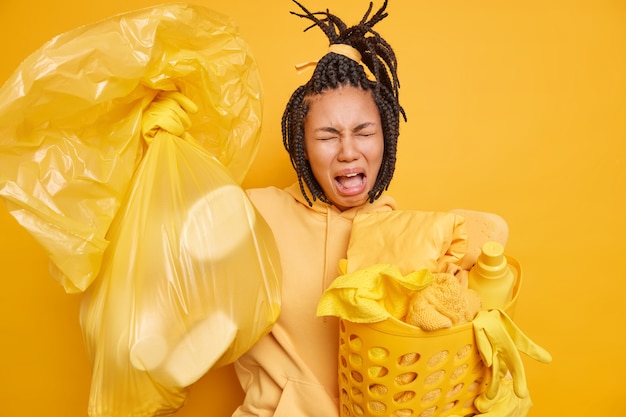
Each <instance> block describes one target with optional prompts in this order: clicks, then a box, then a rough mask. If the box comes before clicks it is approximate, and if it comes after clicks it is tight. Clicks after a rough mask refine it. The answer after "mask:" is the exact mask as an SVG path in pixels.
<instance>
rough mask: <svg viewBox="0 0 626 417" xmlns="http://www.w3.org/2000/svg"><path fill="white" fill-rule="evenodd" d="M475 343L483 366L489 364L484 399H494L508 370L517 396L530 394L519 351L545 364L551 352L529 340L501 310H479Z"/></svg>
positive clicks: (522, 396) (549, 359) (549, 360)
mask: <svg viewBox="0 0 626 417" xmlns="http://www.w3.org/2000/svg"><path fill="white" fill-rule="evenodd" d="M474 334H475V337H476V345H477V346H478V350H479V351H480V355H481V357H482V359H483V362H484V363H485V365H487V366H488V367H490V368H491V369H492V370H491V382H490V384H489V386H488V387H487V390H486V391H485V393H484V394H485V396H486V399H487V400H494V401H496V400H497V398H498V394H499V389H500V382H501V379H502V378H503V375H506V373H507V371H508V372H510V373H511V376H512V377H513V389H514V391H515V395H516V396H517V397H519V398H526V397H528V396H529V393H528V387H527V385H526V373H525V372H524V365H523V363H522V358H521V357H520V354H519V352H524V353H525V354H527V355H528V356H530V357H531V358H533V359H535V360H537V361H539V362H543V363H548V362H551V361H552V356H550V353H548V351H546V350H545V349H543V348H542V347H541V346H539V345H537V344H536V343H534V342H533V341H532V340H530V339H529V338H528V337H527V336H526V335H525V334H524V333H522V331H521V330H520V329H519V328H518V327H517V326H516V325H515V323H514V322H513V320H511V319H510V318H509V316H507V315H506V313H505V312H504V311H502V310H498V309H496V310H489V311H481V312H480V313H478V315H477V316H476V318H475V319H474Z"/></svg>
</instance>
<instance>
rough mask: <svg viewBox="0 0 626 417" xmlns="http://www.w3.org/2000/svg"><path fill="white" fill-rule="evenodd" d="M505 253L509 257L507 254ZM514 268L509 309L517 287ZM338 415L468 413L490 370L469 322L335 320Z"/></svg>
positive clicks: (439, 416) (442, 415)
mask: <svg viewBox="0 0 626 417" xmlns="http://www.w3.org/2000/svg"><path fill="white" fill-rule="evenodd" d="M507 258H509V257H507ZM509 263H510V264H511V266H512V267H513V269H515V270H516V282H515V287H514V292H513V294H514V295H513V299H512V301H511V302H510V303H509V304H508V305H507V306H506V307H505V311H506V312H507V313H508V314H509V316H510V315H511V314H512V313H513V310H514V307H515V303H516V301H517V297H518V295H519V291H520V288H521V269H520V267H519V263H518V262H517V261H516V260H515V259H514V258H509ZM339 333H340V345H339V389H340V403H341V411H340V416H341V417H362V416H363V417H379V416H385V417H387V416H388V417H434V416H437V417H445V416H449V415H460V416H467V415H474V414H476V413H477V411H476V409H475V408H474V399H475V398H476V397H477V396H478V395H479V394H480V393H481V392H482V391H483V390H484V389H485V387H486V385H487V384H488V383H489V378H490V374H489V373H488V372H487V371H488V368H487V367H485V365H484V364H483V362H482V360H481V357H480V353H479V351H478V349H477V347H476V344H475V338H474V329H473V326H472V323H465V324H462V325H458V326H454V327H452V328H449V329H442V330H436V331H431V332H427V331H423V330H421V329H419V328H416V327H414V326H411V325H409V324H406V323H404V322H402V321H399V320H396V319H393V318H390V319H387V320H385V321H382V322H377V323H369V324H362V323H353V322H350V321H347V320H343V319H341V320H340V326H339Z"/></svg>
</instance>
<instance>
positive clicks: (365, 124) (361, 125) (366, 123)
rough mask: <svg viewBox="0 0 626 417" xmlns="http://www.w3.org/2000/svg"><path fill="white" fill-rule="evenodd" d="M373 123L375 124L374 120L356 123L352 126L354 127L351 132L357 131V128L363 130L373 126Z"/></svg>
mask: <svg viewBox="0 0 626 417" xmlns="http://www.w3.org/2000/svg"><path fill="white" fill-rule="evenodd" d="M373 125H375V123H374V122H364V123H361V124H358V125H356V126H355V127H354V129H352V131H353V132H358V131H359V130H363V129H365V128H368V127H370V126H373Z"/></svg>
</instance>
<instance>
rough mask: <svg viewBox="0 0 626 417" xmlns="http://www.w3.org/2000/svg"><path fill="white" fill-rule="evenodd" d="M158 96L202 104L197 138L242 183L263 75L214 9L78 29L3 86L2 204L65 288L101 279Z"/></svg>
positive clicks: (153, 13) (147, 14)
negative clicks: (173, 94)
mask: <svg viewBox="0 0 626 417" xmlns="http://www.w3.org/2000/svg"><path fill="white" fill-rule="evenodd" d="M160 91H180V92H181V93H183V94H184V95H185V96H186V97H188V98H189V99H191V100H192V101H193V102H194V103H196V105H197V106H198V112H197V113H195V114H193V115H190V117H191V122H192V127H191V128H190V134H191V135H192V136H193V137H194V138H196V140H197V141H198V142H199V143H200V144H201V146H202V147H203V148H205V149H206V150H208V151H209V153H210V154H211V155H214V156H216V157H217V158H218V159H219V160H220V162H221V163H222V164H224V166H225V167H226V168H227V169H228V171H229V172H230V173H231V175H232V176H233V177H234V178H235V179H236V180H237V181H238V182H241V181H242V180H243V178H244V176H245V174H246V172H247V170H248V168H249V166H250V164H251V163H252V160H253V157H254V155H255V154H256V150H257V146H258V139H259V133H260V125H261V117H262V99H261V94H262V90H261V81H260V75H259V72H258V68H257V66H256V63H255V61H254V59H253V57H252V55H251V53H250V51H249V48H248V46H247V44H246V43H245V42H244V40H242V39H241V37H240V36H239V34H238V31H237V28H236V26H235V24H234V22H233V21H232V20H231V19H230V18H228V17H226V16H223V15H221V14H219V13H216V12H214V11H212V10H210V9H207V8H204V7H201V6H197V5H186V4H172V5H162V6H156V7H151V8H147V9H142V10H138V11H133V12H129V13H124V14H120V15H117V16H113V17H110V18H107V19H104V20H102V21H99V22H96V23H93V24H90V25H86V26H82V27H79V28H76V29H74V30H71V31H69V32H66V33H63V34H61V35H58V36H57V37H55V38H53V39H52V40H50V41H49V42H48V43H46V44H45V45H43V46H42V47H41V48H40V49H39V50H37V51H35V52H34V53H33V54H31V55H30V56H29V57H27V58H26V59H25V60H24V61H23V62H22V63H21V64H20V66H19V67H18V68H17V69H16V71H15V72H14V73H13V74H12V76H11V77H10V78H9V79H8V80H7V81H6V83H5V84H4V85H3V86H2V88H1V89H0V161H1V163H0V196H2V197H3V198H4V200H5V202H6V204H7V208H8V209H9V211H10V213H11V214H12V215H13V216H14V217H15V218H16V219H17V220H18V222H19V223H20V224H21V225H22V226H23V227H25V228H26V229H27V230H28V231H29V233H30V234H31V235H32V236H33V237H34V238H35V239H36V240H37V241H38V242H39V243H40V244H41V245H42V246H43V248H44V249H45V250H46V252H47V253H48V255H49V257H50V260H51V274H52V276H53V277H54V278H55V279H56V280H57V281H59V282H60V283H61V284H62V285H63V287H64V288H65V290H66V291H67V292H70V293H75V292H81V291H84V290H85V289H86V288H87V287H88V286H89V285H90V284H91V282H92V281H93V280H94V279H95V277H96V276H97V274H98V271H99V269H100V264H101V262H102V255H103V253H104V251H105V250H106V248H107V245H108V240H107V237H106V233H107V231H108V229H109V226H110V224H111V221H112V220H113V218H114V217H115V214H116V213H117V211H118V209H119V207H120V204H121V201H122V199H123V197H124V195H125V194H126V192H127V189H128V186H129V183H130V180H131V178H132V176H133V173H134V172H135V169H136V167H137V165H138V163H139V161H140V160H141V159H142V157H143V154H144V152H145V146H144V144H143V141H142V140H141V132H140V129H141V120H142V117H143V113H144V110H145V109H146V108H147V107H148V105H149V104H150V102H151V101H152V99H153V98H154V97H155V96H156V95H157V94H158V92H160Z"/></svg>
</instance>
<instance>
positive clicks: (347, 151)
mask: <svg viewBox="0 0 626 417" xmlns="http://www.w3.org/2000/svg"><path fill="white" fill-rule="evenodd" d="M337 156H338V159H339V160H340V161H354V160H355V159H358V158H359V149H358V147H357V144H356V142H355V140H354V138H343V139H342V140H341V141H340V144H339V154H338V155H337Z"/></svg>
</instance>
